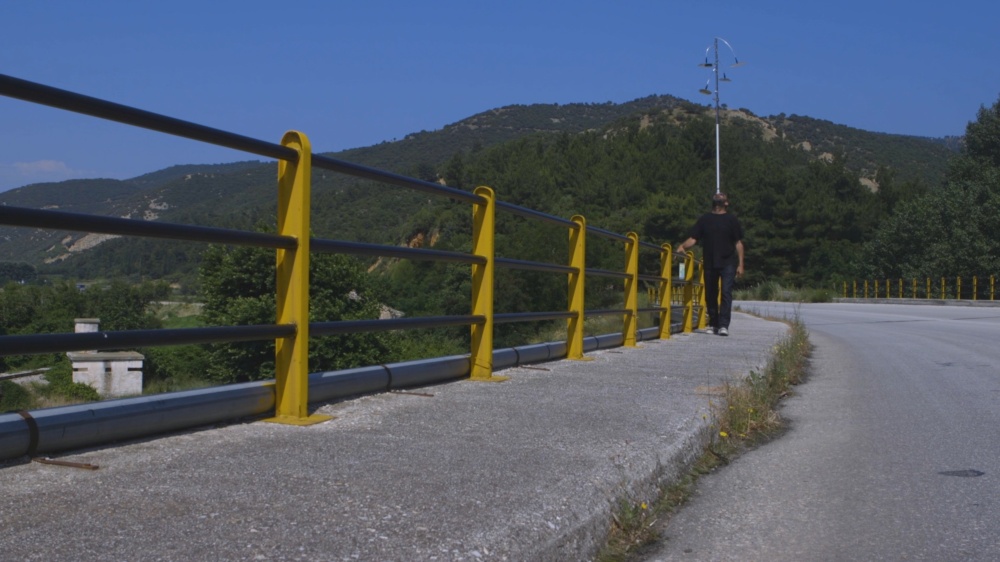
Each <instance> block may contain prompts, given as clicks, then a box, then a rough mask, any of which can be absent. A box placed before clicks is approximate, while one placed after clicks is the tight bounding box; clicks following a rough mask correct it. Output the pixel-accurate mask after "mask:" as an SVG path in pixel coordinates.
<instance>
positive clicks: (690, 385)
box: [0, 312, 788, 562]
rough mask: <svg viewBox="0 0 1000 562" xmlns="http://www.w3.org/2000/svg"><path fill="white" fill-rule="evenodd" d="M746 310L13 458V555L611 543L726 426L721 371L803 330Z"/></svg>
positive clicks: (748, 362)
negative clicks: (697, 328) (615, 344)
mask: <svg viewBox="0 0 1000 562" xmlns="http://www.w3.org/2000/svg"><path fill="white" fill-rule="evenodd" d="M733 328H734V330H733V333H732V335H730V336H729V337H728V338H720V337H717V336H712V335H707V334H687V335H674V336H673V337H671V338H670V339H669V340H652V341H648V342H642V343H641V344H640V345H639V346H638V347H633V348H628V347H620V348H615V349H607V350H601V351H596V352H592V353H588V354H587V356H588V357H589V358H591V360H589V361H570V360H559V361H550V362H546V363H543V364H536V365H531V366H526V367H518V368H510V369H505V370H504V371H503V375H505V376H509V377H510V378H509V380H507V381H506V382H501V383H481V382H474V381H470V380H467V379H466V380H458V381H455V382H450V383H445V384H437V385H433V386H428V387H423V388H421V389H420V390H418V391H408V392H407V391H399V392H383V393H377V394H368V395H365V396H361V397H357V398H353V399H343V400H336V401H331V402H316V403H313V404H312V408H315V409H314V410H313V411H315V412H316V413H319V414H325V415H332V416H335V419H332V420H330V421H327V422H325V423H321V424H318V425H313V426H309V427H298V426H292V425H281V424H273V423H259V422H258V423H250V421H252V420H244V421H243V422H240V423H231V424H211V425H209V426H207V427H204V428H201V429H200V430H186V431H180V432H174V433H172V434H169V435H165V436H161V437H159V438H155V439H152V438H148V437H146V438H142V439H137V440H134V441H129V442H124V441H123V442H119V443H117V444H115V445H111V446H101V447H90V448H86V449H81V450H79V451H73V452H68V453H64V454H61V455H59V456H58V459H57V460H60V461H64V462H73V463H85V464H88V465H90V466H96V467H98V468H97V469H96V470H80V469H76V468H73V467H72V466H54V465H49V464H42V463H38V462H26V461H27V459H26V458H21V459H16V460H11V461H3V462H0V529H3V531H2V532H0V559H2V560H53V561H62V560H72V561H73V562H81V561H82V562H87V561H91V560H93V561H101V562H103V561H105V560H123V561H131V560H163V561H180V560H214V561H218V562H228V561H234V562H236V561H240V562H242V561H244V560H268V561H270V560H288V561H292V560H315V561H324V562H326V561H330V562H333V561H352V560H355V561H371V560H375V561H379V562H397V561H398V562H522V561H530V562H563V561H566V562H578V561H581V560H593V559H594V557H595V555H596V553H597V551H598V549H599V548H600V546H601V545H602V544H603V543H604V541H605V539H606V537H607V534H608V529H609V526H610V524H611V521H612V514H613V513H615V512H617V511H618V510H619V509H620V508H621V506H622V505H629V506H638V505H641V502H647V503H648V502H650V501H652V499H653V498H654V497H655V496H656V494H657V492H658V491H659V489H660V488H661V487H663V486H668V485H670V484H672V483H675V482H677V481H678V479H679V478H680V477H682V476H683V475H684V474H685V473H686V471H687V469H688V467H689V466H690V464H691V462H692V461H693V460H694V459H696V458H697V457H698V455H700V454H701V452H702V451H703V447H704V445H705V444H706V443H707V442H708V441H710V440H711V439H713V438H715V439H718V437H717V436H716V437H713V434H714V432H713V426H712V414H713V405H718V404H720V400H721V395H720V394H719V392H720V389H721V388H722V386H723V385H724V384H725V383H726V382H729V381H733V380H736V379H739V378H741V377H745V376H746V375H747V374H748V373H751V372H761V370H762V369H763V367H764V365H766V362H767V360H768V359H769V358H770V357H771V355H772V353H773V351H772V350H773V347H774V345H775V344H776V343H778V342H779V341H781V340H782V339H783V338H784V337H786V335H787V333H788V328H787V326H786V325H784V324H783V323H780V322H771V321H767V320H762V319H759V318H754V317H750V316H747V315H744V314H741V313H738V312H737V313H734V316H733ZM39 415H43V414H42V413H40V414H39ZM165 415H166V414H165ZM266 415H270V412H268V414H266ZM41 425H42V426H43V427H44V422H43V423H42V424H41ZM111 426H112V424H110V423H109V430H111ZM68 430H69V431H72V428H71V427H70V428H68Z"/></svg>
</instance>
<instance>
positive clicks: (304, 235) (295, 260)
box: [264, 131, 332, 425]
mask: <svg viewBox="0 0 1000 562" xmlns="http://www.w3.org/2000/svg"><path fill="white" fill-rule="evenodd" d="M281 144H282V145H284V146H287V147H289V148H292V149H294V150H295V151H297V152H298V153H299V158H298V161H297V162H289V161H287V160H280V161H279V162H278V233H279V234H281V235H283V236H292V237H294V238H295V239H296V241H297V243H296V246H295V248H294V249H291V250H285V249H278V251H277V295H276V308H277V317H278V324H294V325H295V334H294V335H292V336H289V337H285V338H278V339H276V340H275V342H274V347H275V349H274V352H275V353H274V355H275V396H274V403H275V413H274V417H272V418H267V419H266V420H264V421H268V422H274V423H283V424H289V425H312V424H315V423H320V422H324V421H327V420H329V419H331V418H332V416H326V415H321V414H312V415H309V198H310V176H311V167H312V148H311V147H310V145H309V139H308V138H307V137H306V136H305V135H304V134H302V133H299V132H296V131H289V132H287V133H285V136H284V137H282V139H281Z"/></svg>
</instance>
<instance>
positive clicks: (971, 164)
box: [865, 100, 1000, 277]
mask: <svg viewBox="0 0 1000 562" xmlns="http://www.w3.org/2000/svg"><path fill="white" fill-rule="evenodd" d="M977 116H978V120H977V121H975V122H972V123H969V125H968V127H966V137H965V139H966V142H965V147H964V149H963V151H962V154H961V155H960V156H959V157H957V158H955V159H954V160H953V161H952V162H951V164H950V166H949V170H948V181H947V183H946V184H945V185H944V186H943V187H941V188H940V189H936V190H933V191H930V192H928V193H926V194H925V195H922V196H919V197H916V198H913V199H910V200H907V201H903V202H901V203H899V204H898V205H897V207H896V211H895V212H894V213H893V214H892V216H890V217H889V218H888V219H886V220H884V221H883V222H882V224H881V225H880V227H879V228H878V230H877V231H876V233H875V235H874V237H873V238H872V239H871V240H870V241H869V242H868V243H867V244H866V245H865V255H866V258H867V259H866V261H867V263H868V271H867V272H866V273H867V274H868V275H870V276H876V277H896V276H901V277H925V276H938V275H948V276H964V277H971V276H974V275H983V274H987V273H989V274H992V273H993V272H996V271H997V270H998V269H1000V238H998V237H997V234H996V233H997V232H1000V100H998V101H997V103H996V104H994V105H993V107H991V108H989V109H987V108H985V107H984V108H980V110H979V112H978V114H977Z"/></svg>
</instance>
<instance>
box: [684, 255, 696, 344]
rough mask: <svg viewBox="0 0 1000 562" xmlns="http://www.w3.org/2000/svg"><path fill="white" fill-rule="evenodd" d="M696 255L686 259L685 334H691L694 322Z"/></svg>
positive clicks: (688, 256) (687, 256)
mask: <svg viewBox="0 0 1000 562" xmlns="http://www.w3.org/2000/svg"><path fill="white" fill-rule="evenodd" d="M693 278H694V253H692V252H688V253H687V254H686V256H685V258H684V293H683V294H684V297H683V298H684V333H685V334H690V333H691V332H692V331H693V330H694V327H693V322H694V283H693V282H692V281H691V280H692V279H693Z"/></svg>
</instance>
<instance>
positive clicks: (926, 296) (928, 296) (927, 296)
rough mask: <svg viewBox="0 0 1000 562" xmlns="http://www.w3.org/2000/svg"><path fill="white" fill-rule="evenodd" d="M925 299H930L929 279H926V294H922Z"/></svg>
mask: <svg viewBox="0 0 1000 562" xmlns="http://www.w3.org/2000/svg"><path fill="white" fill-rule="evenodd" d="M924 298H925V299H929V298H931V278H930V277H928V278H927V292H926V293H925V294H924Z"/></svg>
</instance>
